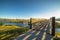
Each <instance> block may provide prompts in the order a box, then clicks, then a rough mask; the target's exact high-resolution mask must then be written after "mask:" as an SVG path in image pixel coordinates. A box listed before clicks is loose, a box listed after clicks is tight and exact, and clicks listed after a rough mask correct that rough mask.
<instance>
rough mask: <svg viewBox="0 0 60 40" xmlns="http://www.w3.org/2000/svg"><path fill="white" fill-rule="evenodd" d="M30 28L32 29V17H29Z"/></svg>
mask: <svg viewBox="0 0 60 40" xmlns="http://www.w3.org/2000/svg"><path fill="white" fill-rule="evenodd" d="M30 29H32V18H30Z"/></svg>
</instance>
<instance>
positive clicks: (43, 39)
mask: <svg viewBox="0 0 60 40" xmlns="http://www.w3.org/2000/svg"><path fill="white" fill-rule="evenodd" d="M45 37H46V32H44V34H43V37H42V40H45Z"/></svg>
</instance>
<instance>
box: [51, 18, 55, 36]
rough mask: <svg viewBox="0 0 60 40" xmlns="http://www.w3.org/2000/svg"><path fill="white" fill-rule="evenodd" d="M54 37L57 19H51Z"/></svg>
mask: <svg viewBox="0 0 60 40" xmlns="http://www.w3.org/2000/svg"><path fill="white" fill-rule="evenodd" d="M51 27H52V35H53V36H55V17H52V18H51Z"/></svg>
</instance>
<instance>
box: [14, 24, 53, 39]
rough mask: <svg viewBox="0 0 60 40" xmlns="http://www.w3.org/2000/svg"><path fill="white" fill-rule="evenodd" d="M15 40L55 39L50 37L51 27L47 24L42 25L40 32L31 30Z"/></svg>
mask: <svg viewBox="0 0 60 40" xmlns="http://www.w3.org/2000/svg"><path fill="white" fill-rule="evenodd" d="M37 28H38V27H37ZM14 40H53V37H52V36H51V35H50V25H49V24H47V25H42V26H41V27H40V29H39V30H38V29H35V30H29V31H28V32H26V33H24V34H22V35H20V36H18V37H17V38H15V39H14Z"/></svg>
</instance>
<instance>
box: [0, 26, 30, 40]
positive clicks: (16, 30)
mask: <svg viewBox="0 0 60 40" xmlns="http://www.w3.org/2000/svg"><path fill="white" fill-rule="evenodd" d="M28 30H29V29H28V28H24V27H18V26H0V40H12V39H13V38H15V37H17V36H18V35H21V34H23V33H25V32H26V31H28Z"/></svg>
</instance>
